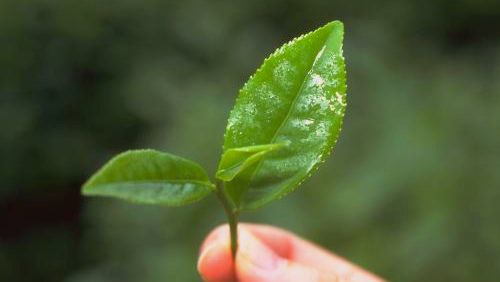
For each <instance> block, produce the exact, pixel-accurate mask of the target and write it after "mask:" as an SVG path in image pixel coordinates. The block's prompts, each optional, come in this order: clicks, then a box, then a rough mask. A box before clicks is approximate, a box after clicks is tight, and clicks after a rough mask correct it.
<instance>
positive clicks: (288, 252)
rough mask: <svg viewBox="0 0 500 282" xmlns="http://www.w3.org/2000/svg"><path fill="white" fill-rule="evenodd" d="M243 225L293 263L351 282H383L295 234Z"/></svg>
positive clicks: (263, 226) (259, 226)
mask: <svg viewBox="0 0 500 282" xmlns="http://www.w3.org/2000/svg"><path fill="white" fill-rule="evenodd" d="M243 226H244V227H245V228H246V229H247V230H249V231H250V232H251V233H252V234H254V235H255V236H256V237H257V238H258V239H260V240H261V241H262V242H263V243H264V244H266V245H267V246H268V247H269V248H271V249H272V250H273V251H274V252H275V253H277V254H279V255H280V256H282V257H283V258H286V259H288V260H290V261H293V262H295V263H299V264H301V265H304V266H308V267H312V268H315V269H318V270H320V271H323V272H327V271H332V270H333V271H334V272H335V273H336V274H337V275H338V276H340V277H343V278H349V279H354V278H355V279H356V280H355V281H383V280H382V279H381V278H379V277H377V276H375V275H374V274H372V273H369V272H368V271H366V270H364V269H362V268H360V267H359V266H357V265H355V264H353V263H350V262H349V261H347V260H345V259H344V258H342V257H340V256H337V255H335V254H333V253H331V252H329V251H327V250H325V249H323V248H321V247H319V246H317V245H315V244H313V243H311V242H308V241H306V240H304V239H301V238H299V237H297V236H296V235H294V234H292V233H290V232H288V231H285V230H283V229H279V228H276V227H272V226H268V225H259V224H243Z"/></svg>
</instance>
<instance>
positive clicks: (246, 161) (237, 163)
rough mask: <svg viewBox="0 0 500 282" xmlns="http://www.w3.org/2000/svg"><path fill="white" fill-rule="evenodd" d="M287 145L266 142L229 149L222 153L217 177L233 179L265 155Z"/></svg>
mask: <svg viewBox="0 0 500 282" xmlns="http://www.w3.org/2000/svg"><path fill="white" fill-rule="evenodd" d="M284 146H286V144H285V143H282V144H266V145H256V146H248V147H240V148H233V149H229V150H227V151H226V152H224V154H223V155H222V159H221V161H220V164H219V168H218V170H217V175H216V176H217V178H219V179H221V180H224V181H231V180H233V178H234V177H235V176H236V175H238V174H239V173H241V172H242V171H244V170H245V169H247V168H249V167H250V166H251V165H253V164H255V163H256V162H257V161H259V160H261V159H262V158H263V157H264V156H265V155H267V154H268V153H270V152H273V151H275V150H278V149H280V148H282V147H284Z"/></svg>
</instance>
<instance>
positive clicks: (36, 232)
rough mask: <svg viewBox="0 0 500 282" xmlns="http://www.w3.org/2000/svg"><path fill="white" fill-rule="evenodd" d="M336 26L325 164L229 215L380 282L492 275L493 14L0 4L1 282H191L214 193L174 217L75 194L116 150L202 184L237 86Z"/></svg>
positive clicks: (256, 5)
mask: <svg viewBox="0 0 500 282" xmlns="http://www.w3.org/2000/svg"><path fill="white" fill-rule="evenodd" d="M334 19H340V20H342V21H344V23H345V27H346V38H345V46H344V49H345V51H344V54H345V56H346V59H347V63H348V75H349V79H348V83H349V91H348V97H349V98H348V100H349V106H348V110H347V114H346V120H345V124H344V129H343V133H342V134H341V138H340V140H339V142H338V145H337V146H336V149H335V153H334V154H333V157H332V158H329V160H328V161H327V162H326V163H325V165H324V166H323V167H321V168H320V170H319V171H318V173H317V174H316V175H314V177H312V178H311V179H310V180H308V181H306V182H305V184H304V185H303V187H302V189H300V190H299V191H298V192H295V193H292V194H291V195H289V196H288V197H286V198H285V199H284V200H282V201H278V202H274V203H273V204H270V205H268V206H266V207H265V208H263V209H261V210H259V211H256V212H254V213H250V214H246V215H243V218H242V220H244V221H253V222H262V223H269V224H274V225H277V226H280V227H283V228H287V229H289V230H291V231H293V232H296V233H297V234H299V235H301V236H304V237H305V238H308V239H310V240H312V241H314V242H317V243H319V244H321V245H323V246H325V247H326V248H328V249H330V250H332V251H334V252H336V253H338V254H340V255H342V256H345V257H346V258H348V259H349V260H352V261H354V262H356V263H358V264H360V265H362V266H363V267H365V268H367V269H369V270H371V271H374V272H375V273H378V274H380V275H381V276H383V277H386V278H388V279H390V280H393V281H496V280H498V279H499V277H500V224H499V222H500V220H499V217H500V204H499V201H500V160H499V157H500V95H499V94H500V79H499V78H500V28H499V27H500V2H498V1H496V0H490V1H489V0H483V1H473V0H461V1H444V0H436V1H418V0H411V1H387V0H380V1H368V0H354V1H332V0H330V1H319V0H308V1H305V0H300V1H285V0H281V1H234V0H232V1H231V0H221V1H203V0H182V1H160V0H142V1H132V0H122V1H102V0H30V1H19V0H1V1H0V126H1V132H0V136H1V138H0V153H1V155H0V156H1V157H0V179H1V182H2V185H1V188H0V281H37V282H43V281H67V282H83V281H93V282H101V281H103V282H104V281H106V282H107V281H123V282H129V281H130V282H135V281H144V282H149V281H151V282H165V281H199V278H198V276H197V273H196V267H195V265H196V257H197V251H198V247H199V244H200V243H201V241H202V240H203V238H204V236H205V235H206V234H207V233H208V232H209V231H210V230H211V229H212V228H214V227H215V226H216V225H218V224H220V223H223V222H224V221H225V217H224V213H223V210H222V208H221V207H220V205H219V204H218V202H217V201H216V199H215V198H214V197H210V198H209V199H206V200H204V201H202V202H200V203H198V204H195V205H192V206H189V207H186V208H178V209H177V208H158V207H147V206H134V205H130V204H127V203H122V202H119V201H114V200H106V199H83V198H81V197H80V195H79V188H80V185H81V184H82V182H83V181H84V180H85V179H86V178H87V177H88V176H89V175H90V174H91V173H92V172H93V171H95V170H96V169H97V168H98V167H100V166H101V165H102V164H103V163H104V162H105V161H106V160H108V159H109V158H110V157H111V156H112V155H113V154H115V153H118V152H120V151H123V150H126V149H131V148H145V147H148V148H155V149H160V150H165V151H169V152H172V153H174V154H178V155H181V156H184V157H187V158H191V159H193V160H196V161H199V162H201V163H202V164H203V165H204V166H205V167H206V168H207V169H208V170H209V171H210V173H213V172H214V169H215V167H216V164H217V160H218V157H219V154H220V150H221V144H222V135H223V131H224V127H225V119H226V117H227V116H228V112H229V110H230V108H231V107H232V104H233V102H234V99H235V97H236V94H237V91H238V89H239V87H240V86H241V85H242V84H243V83H244V82H245V81H246V79H247V78H248V76H249V75H250V74H252V73H253V71H254V70H255V69H256V68H257V67H258V66H259V65H260V63H261V62H262V60H263V59H264V58H265V57H266V56H268V54H270V53H271V52H272V51H273V50H274V49H275V48H277V47H279V46H280V45H281V44H283V43H284V42H286V41H288V40H290V39H291V38H293V37H295V36H297V35H299V34H302V33H304V32H307V31H310V30H312V29H314V28H316V27H318V26H321V25H323V24H325V23H326V22H328V21H331V20H334Z"/></svg>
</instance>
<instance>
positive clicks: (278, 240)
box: [198, 224, 384, 282]
mask: <svg viewBox="0 0 500 282" xmlns="http://www.w3.org/2000/svg"><path fill="white" fill-rule="evenodd" d="M238 233H239V237H238V243H239V249H238V253H237V255H236V260H235V261H233V259H232V257H231V247H230V243H229V242H230V240H229V227H228V226H227V225H222V226H219V227H217V228H216V229H214V230H213V231H212V232H211V233H210V234H209V235H208V236H207V237H206V239H205V241H204V242H203V244H202V246H201V250H200V256H199V258H198V272H199V273H200V275H201V277H202V278H203V280H204V281H207V282H238V281H239V282H271V281H273V282H276V281H280V282H292V281H301V282H320V281H321V282H330V281H332V282H333V281H335V282H347V281H352V282H381V281H384V280H383V279H381V278H379V277H377V276H375V275H374V274H372V273H370V272H368V271H366V270H364V269H362V268H360V267H359V266H356V265H354V264H353V263H351V262H349V261H347V260H345V259H344V258H341V257H339V256H337V255H335V254H333V253H331V252H329V251H327V250H325V249H323V248H321V247H319V246H316V245H315V244H313V243H311V242H308V241H306V240H304V239H301V238H299V237H298V236H297V235H294V234H292V233H290V232H288V231H285V230H283V229H279V228H276V227H272V226H268V225H257V224H239V225H238Z"/></svg>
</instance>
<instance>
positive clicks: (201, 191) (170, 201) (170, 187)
mask: <svg viewBox="0 0 500 282" xmlns="http://www.w3.org/2000/svg"><path fill="white" fill-rule="evenodd" d="M213 186H214V185H213V184H212V183H210V181H209V179H208V176H207V174H206V173H205V171H204V170H203V169H202V168H201V167H200V166H199V165H197V164H196V163H194V162H191V161H189V160H186V159H183V158H180V157H177V156H174V155H171V154H167V153H162V152H158V151H154V150H136V151H128V152H124V153H122V154H119V155H117V156H116V157H114V158H113V159H111V160H110V161H109V162H108V163H107V164H105V165H104V166H103V167H102V168H101V169H100V170H99V171H98V172H97V173H95V174H94V175H93V176H92V177H91V178H90V179H89V180H88V181H87V183H85V184H84V186H83V189H82V193H83V194H84V195H88V196H109V197H115V198H119V199H122V200H127V201H131V202H135V203H139V204H162V205H168V206H179V205H184V204H188V203H191V202H194V201H196V200H199V199H201V198H203V197H205V196H207V195H208V194H209V193H210V192H211V191H212V190H213Z"/></svg>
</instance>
